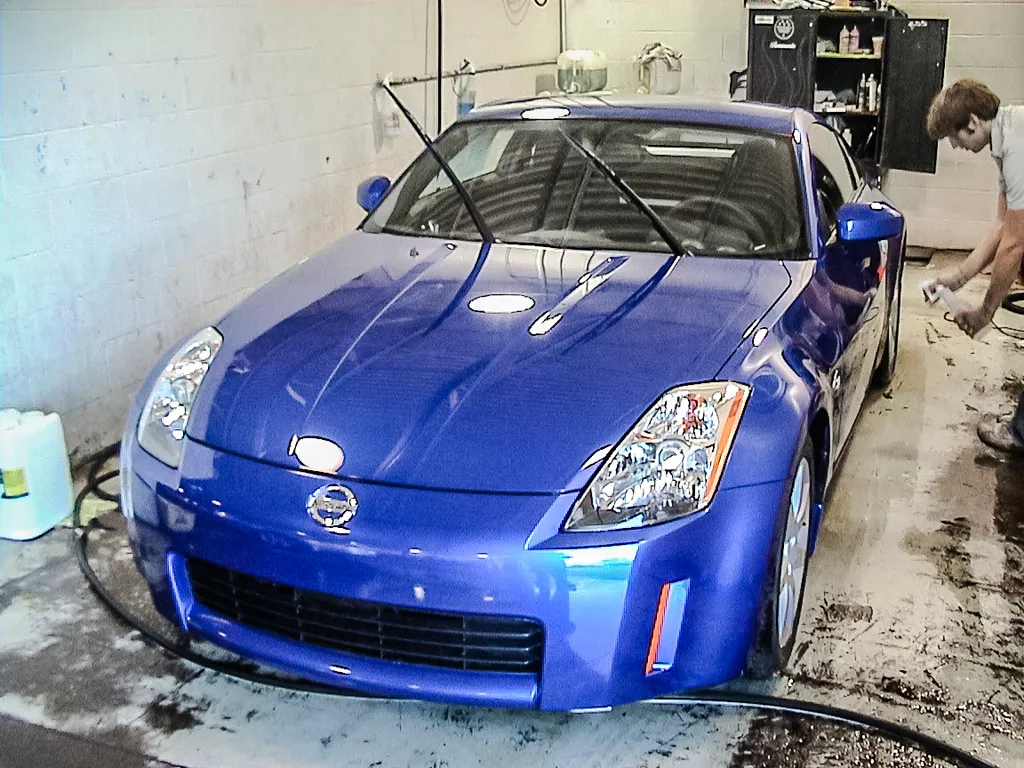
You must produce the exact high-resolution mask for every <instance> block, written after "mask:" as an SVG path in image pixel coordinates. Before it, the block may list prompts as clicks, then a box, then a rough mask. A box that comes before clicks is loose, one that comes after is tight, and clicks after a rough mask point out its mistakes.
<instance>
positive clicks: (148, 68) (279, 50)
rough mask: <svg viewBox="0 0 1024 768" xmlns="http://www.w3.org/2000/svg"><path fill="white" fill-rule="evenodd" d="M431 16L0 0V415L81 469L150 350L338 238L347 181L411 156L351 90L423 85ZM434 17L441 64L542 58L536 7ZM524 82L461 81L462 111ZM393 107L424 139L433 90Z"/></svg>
mask: <svg viewBox="0 0 1024 768" xmlns="http://www.w3.org/2000/svg"><path fill="white" fill-rule="evenodd" d="M434 6H435V4H434V3H433V2H430V0H375V1H373V2H370V1H369V0H367V1H362V2H357V1H356V0H337V1H336V2H330V3H327V2H301V3H296V2H284V0H230V2H228V1H227V0H148V2H144V1H143V0H6V1H5V2H4V4H3V8H2V10H0V129H2V134H0V135H2V138H0V180H2V219H0V404H2V406H3V407H15V408H21V409H29V408H42V409H46V410H56V411H57V412H59V413H60V414H61V415H62V418H63V419H64V422H65V430H66V433H67V438H68V443H69V448H70V449H71V450H72V454H73V456H80V455H84V454H88V453H89V452H91V451H94V450H95V449H97V448H98V447H101V446H102V445H104V444H106V443H109V442H111V441H113V440H114V439H116V438H117V437H118V436H119V434H120V429H121V424H122V419H123V414H124V412H125V409H126V407H127V404H128V402H129V400H130V398H131V397H132V395H133V394H134V392H135V391H136V389H137V388H138V386H139V383H140V379H141V377H142V376H143V375H144V374H145V372H146V371H147V370H148V369H149V367H150V366H151V365H152V363H153V362H154V361H155V359H156V357H157V356H158V355H159V354H160V352H161V351H163V350H165V349H167V348H168V347H169V346H170V345H172V344H174V343H175V342H176V341H177V340H178V339H179V338H181V337H182V336H183V335H185V334H187V333H189V332H191V331H192V330H193V329H195V328H197V327H200V326H202V325H204V324H207V323H210V322H213V321H214V320H216V318H217V317H218V316H219V315H221V314H222V313H223V312H225V311H226V310H227V309H228V308H230V307H231V306H232V305H233V304H235V303H236V302H237V301H238V300H240V299H241V298H243V297H244V296H245V295H247V294H248V293H249V292H250V291H252V290H253V289H254V288H256V287H257V286H259V285H261V284H263V283H264V282H266V281H267V280H268V279H270V278H271V277H273V276H274V275H276V274H278V273H279V272H281V271H282V270H283V269H285V268H286V267H288V266H290V265H291V264H294V263H295V262H297V261H299V260H301V259H303V258H305V257H306V256H307V255H309V253H311V252H313V251H315V250H316V249H318V248H320V247H322V246H324V245H326V244H327V243H329V242H332V241H333V240H335V239H337V238H338V237H340V236H341V235H343V234H344V233H346V232H348V231H350V230H351V229H352V228H353V227H354V226H355V225H356V224H357V223H358V222H359V220H360V219H361V214H362V211H361V210H360V209H359V208H358V206H356V204H355V186H356V184H357V183H358V181H359V180H360V179H362V178H365V177H366V176H369V175H371V174H374V173H387V174H389V175H391V176H394V175H396V174H397V172H398V171H399V170H400V169H401V168H402V167H403V166H404V165H405V164H407V163H408V161H409V160H410V159H411V158H412V157H414V156H415V155H416V154H418V153H419V151H420V148H421V147H420V145H419V142H418V140H417V139H416V138H415V136H414V135H413V133H412V131H411V130H410V129H409V128H408V127H404V128H403V131H402V135H401V136H400V137H398V138H396V139H385V138H383V137H382V135H381V133H380V131H379V129H375V122H374V121H375V107H374V93H373V89H372V84H373V83H374V82H375V81H376V80H377V78H378V76H380V75H383V74H385V73H388V72H392V73H394V75H395V76H396V77H400V76H405V75H412V74H422V73H424V72H431V71H433V70H434V67H435V61H436V52H435V51H436V45H435V32H434V30H435V15H434ZM445 11H446V13H445V26H446V35H445V55H446V58H447V60H446V68H450V67H452V66H453V65H454V64H455V63H456V62H457V61H459V60H461V58H463V57H468V58H470V59H472V60H473V61H474V63H476V64H477V65H480V66H484V65H489V64H499V63H515V62H523V61H534V60H541V59H553V58H554V56H555V55H556V54H557V51H558V10H557V3H550V4H549V6H548V7H545V8H540V7H537V6H535V5H534V4H533V3H532V2H531V3H529V4H522V3H519V2H507V3H503V2H499V1H498V0H493V1H489V2H484V0H472V1H470V0H462V1H461V2H448V3H447V4H446V8H445ZM535 75H536V72H535V71H532V70H522V71H516V72H508V73H499V74H494V75H484V76H481V77H479V78H478V101H484V100H488V99H493V98H500V97H506V96H519V95H529V94H532V93H533V92H534V78H535ZM401 92H402V95H403V97H404V98H406V99H407V100H408V103H409V105H410V106H411V107H412V108H413V110H414V112H415V113H416V114H417V115H418V116H419V117H420V119H421V121H423V122H424V123H425V124H426V125H427V127H428V129H430V130H432V128H433V125H434V111H433V108H432V106H431V105H433V103H434V96H433V94H434V90H433V88H432V87H431V86H412V87H405V88H403V89H402V91H401ZM381 98H385V97H383V96H382V97H381ZM445 98H446V102H447V103H446V107H445V109H446V117H447V118H448V121H450V119H451V117H452V116H453V115H454V113H455V97H454V94H453V93H452V92H451V90H450V89H449V88H447V86H446V97H445Z"/></svg>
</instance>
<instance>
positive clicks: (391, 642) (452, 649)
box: [188, 558, 544, 674]
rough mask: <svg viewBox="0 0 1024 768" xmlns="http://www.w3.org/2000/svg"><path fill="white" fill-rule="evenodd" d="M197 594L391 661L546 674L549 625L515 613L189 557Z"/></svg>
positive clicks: (276, 626)
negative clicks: (441, 607)
mask: <svg viewBox="0 0 1024 768" xmlns="http://www.w3.org/2000/svg"><path fill="white" fill-rule="evenodd" d="M188 574H189V579H190V581H191V582H192V591H193V593H194V595H195V599H196V600H197V601H198V602H199V603H200V604H202V605H204V606H205V607H206V608H209V609H210V610H212V611H215V612H216V613H219V614H221V615H222V616H225V617H226V618H228V619H231V620H232V621H236V622H238V623H239V624H244V625H245V626H247V627H252V628H253V629H260V630H263V631H265V632H271V633H273V634H275V635H280V636H281V637H287V638H289V639H291V640H297V641H298V642H300V643H305V644H308V645H315V646H319V647H321V648H331V649H334V650H338V651H345V652H346V653H353V654H358V655H359V656H368V657H370V658H374V659H384V660H387V661H402V662H407V663H410V664H424V665H427V666H431V667H446V668H449V669H472V670H478V671H486V672H527V673H533V674H538V673H539V672H540V662H541V653H542V651H543V646H544V630H543V628H542V627H541V625H540V624H539V623H538V622H536V621H533V620H531V619H522V618H516V617H512V616H487V615H470V614H467V615H462V614H456V613H435V612H433V611H420V610H415V609H410V608H398V607H395V606H391V605H382V604H379V603H371V602H364V601H361V600H350V599H348V598H343V597H336V596H334V595H327V594H323V593H321V592H311V591H308V590H305V589H297V588H295V587H289V586H286V585H284V584H277V583H275V582H272V581H265V580H263V579H257V578H254V577H252V576H247V575H245V574H243V573H239V572H237V571H232V570H229V569H227V568H222V567H220V566H218V565H213V564H212V563H208V562H205V561H203V560H198V559H195V558H190V559H189V560H188Z"/></svg>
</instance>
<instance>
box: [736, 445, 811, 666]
mask: <svg viewBox="0 0 1024 768" xmlns="http://www.w3.org/2000/svg"><path fill="white" fill-rule="evenodd" d="M814 487H815V486H814V458H813V454H812V452H811V445H810V442H807V443H805V444H804V447H803V449H802V450H801V452H800V459H799V461H798V462H797V466H796V472H795V473H794V475H793V479H792V482H791V483H790V487H789V493H788V495H787V497H786V504H785V507H786V508H785V511H784V516H783V519H781V520H780V521H779V523H778V525H777V526H776V528H777V531H776V534H775V540H774V542H773V546H772V561H771V564H770V566H769V571H768V573H767V574H766V576H765V585H764V588H763V590H762V598H761V612H760V615H759V620H758V627H757V633H756V634H755V636H754V642H753V644H752V646H751V649H750V652H749V653H748V655H747V670H746V674H747V677H750V678H753V679H756V680H766V679H768V678H770V677H772V676H773V675H774V674H775V673H776V672H778V671H779V670H781V669H782V668H783V667H785V666H786V664H787V663H788V662H789V657H790V656H791V655H792V653H793V647H794V645H795V644H796V632H797V627H798V626H799V624H800V611H801V609H802V608H803V599H804V587H805V585H806V583H807V579H806V576H807V560H808V553H809V550H810V538H811V512H812V507H813V499H814Z"/></svg>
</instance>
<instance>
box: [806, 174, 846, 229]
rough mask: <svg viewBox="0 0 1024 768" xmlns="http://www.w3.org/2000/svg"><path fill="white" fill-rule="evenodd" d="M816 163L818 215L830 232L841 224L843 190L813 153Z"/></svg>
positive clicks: (815, 180) (815, 181)
mask: <svg viewBox="0 0 1024 768" xmlns="http://www.w3.org/2000/svg"><path fill="white" fill-rule="evenodd" d="M811 162H812V163H813V165H814V189H815V192H816V194H817V197H818V215H819V216H820V217H821V224H822V228H823V229H824V230H825V234H826V235H828V234H830V233H831V232H832V231H833V230H834V229H835V228H836V227H837V226H838V225H839V207H840V206H841V205H842V204H843V202H844V200H843V192H842V190H841V189H840V188H839V184H838V183H837V182H836V178H835V176H833V175H832V172H831V171H830V170H829V169H828V166H827V165H825V163H823V162H822V160H821V158H820V157H818V156H817V155H813V154H812V159H811Z"/></svg>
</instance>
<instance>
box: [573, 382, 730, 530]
mask: <svg viewBox="0 0 1024 768" xmlns="http://www.w3.org/2000/svg"><path fill="white" fill-rule="evenodd" d="M749 396H750V387H748V386H746V385H744V384H734V383H732V382H715V383H711V384H696V385H693V386H685V387H677V388H676V389H672V390H669V391H668V392H667V393H666V394H664V395H663V396H662V397H661V398H660V399H659V400H658V402H656V403H655V404H654V405H653V406H652V407H651V408H650V409H648V411H647V412H646V413H645V414H644V415H643V417H642V418H641V419H640V421H639V422H637V424H636V425H635V426H634V427H633V429H632V430H631V431H630V432H629V434H627V435H626V436H625V437H624V438H623V439H622V441H621V442H619V444H618V445H617V446H615V449H614V450H613V451H612V452H611V453H610V454H609V456H608V458H607V459H606V460H605V462H604V464H603V465H602V466H601V469H600V470H598V472H597V474H595V475H594V478H593V479H592V480H591V481H590V484H589V485H587V487H586V488H585V489H584V490H583V493H582V494H580V497H579V498H578V499H577V500H576V503H575V504H574V505H573V508H572V512H570V514H569V517H568V518H567V519H566V521H565V525H564V528H565V530H566V531H580V530H612V529H617V528H639V527H641V526H645V525H654V524H656V523H664V522H667V521H669V520H675V519H677V518H680V517H684V516H685V515H691V514H693V513H694V512H699V511H700V510H702V509H704V508H705V507H706V506H707V505H708V504H710V503H711V499H712V497H714V495H715V491H716V490H717V488H718V481H719V479H720V478H721V476H722V470H723V469H724V468H725V461H726V459H727V458H728V456H729V449H730V448H731V447H732V441H733V438H735V437H736V429H737V427H738V426H739V423H740V418H741V417H742V416H743V409H744V408H745V407H746V404H747V398H748V397H749Z"/></svg>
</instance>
